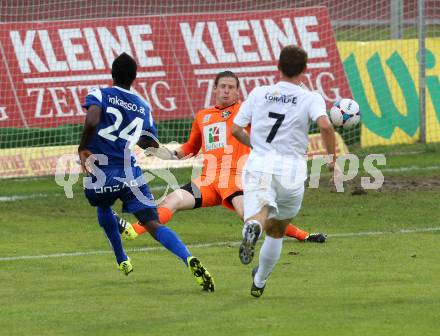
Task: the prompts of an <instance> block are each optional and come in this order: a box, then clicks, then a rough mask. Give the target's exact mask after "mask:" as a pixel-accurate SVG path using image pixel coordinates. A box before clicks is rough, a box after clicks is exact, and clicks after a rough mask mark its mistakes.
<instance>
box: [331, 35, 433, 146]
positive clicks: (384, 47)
mask: <svg viewBox="0 0 440 336" xmlns="http://www.w3.org/2000/svg"><path fill="white" fill-rule="evenodd" d="M338 49H339V53H340V56H341V59H342V61H343V64H344V69H345V74H346V76H347V80H348V82H349V84H350V87H351V90H352V94H353V98H354V99H355V100H356V101H357V102H358V103H359V105H360V108H361V115H362V129H361V144H362V146H374V145H388V144H398V143H413V142H416V141H418V140H419V125H420V115H419V101H418V100H419V92H418V88H419V83H418V81H419V75H418V41H417V40H414V39H413V40H392V41H369V42H339V43H338ZM426 125H427V128H426V135H427V141H428V142H438V141H440V39H439V38H429V39H427V40H426Z"/></svg>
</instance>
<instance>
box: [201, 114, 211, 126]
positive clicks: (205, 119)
mask: <svg viewBox="0 0 440 336" xmlns="http://www.w3.org/2000/svg"><path fill="white" fill-rule="evenodd" d="M210 119H211V115H210V114H205V116H204V117H203V121H202V123H204V124H206V123H207V122H209V120H210Z"/></svg>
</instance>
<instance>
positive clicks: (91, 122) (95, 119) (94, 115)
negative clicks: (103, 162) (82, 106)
mask: <svg viewBox="0 0 440 336" xmlns="http://www.w3.org/2000/svg"><path fill="white" fill-rule="evenodd" d="M101 112H102V109H101V107H99V106H97V105H90V107H89V108H88V109H87V115H86V120H85V122H84V130H83V133H82V136H81V142H80V144H79V146H78V154H79V159H80V162H81V168H82V171H83V173H88V169H87V167H86V161H87V159H88V157H89V156H90V155H92V153H91V152H90V151H89V150H87V149H86V145H87V144H88V143H89V142H90V140H91V139H92V137H93V134H95V130H96V126H97V125H98V123H99V121H100V119H101Z"/></svg>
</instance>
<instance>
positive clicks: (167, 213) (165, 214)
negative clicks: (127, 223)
mask: <svg viewBox="0 0 440 336" xmlns="http://www.w3.org/2000/svg"><path fill="white" fill-rule="evenodd" d="M157 213H158V215H159V221H160V222H161V224H164V225H165V224H166V223H168V222H169V221H170V220H171V218H172V217H173V212H172V211H171V210H170V209H168V208H165V207H160V208H157ZM131 226H133V229H134V230H135V231H136V233H137V234H139V235H141V234H143V233H145V232H147V230H146V229H145V228H144V227H143V226H142V225H141V224H139V222H137V223H134V224H131Z"/></svg>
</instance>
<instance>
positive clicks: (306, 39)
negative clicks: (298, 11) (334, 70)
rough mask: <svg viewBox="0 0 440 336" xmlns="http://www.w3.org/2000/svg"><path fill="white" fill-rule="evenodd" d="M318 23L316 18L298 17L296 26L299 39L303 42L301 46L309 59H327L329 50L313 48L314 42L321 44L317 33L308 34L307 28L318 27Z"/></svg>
mask: <svg viewBox="0 0 440 336" xmlns="http://www.w3.org/2000/svg"><path fill="white" fill-rule="evenodd" d="M317 24H318V21H317V20H316V16H304V17H296V18H295V25H296V28H297V29H298V34H299V39H300V40H301V45H302V47H303V48H304V50H305V51H307V55H308V56H309V58H318V57H327V50H326V49H325V48H313V47H312V43H313V42H319V41H320V40H319V37H318V33H317V32H308V31H307V26H316V25H317Z"/></svg>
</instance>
